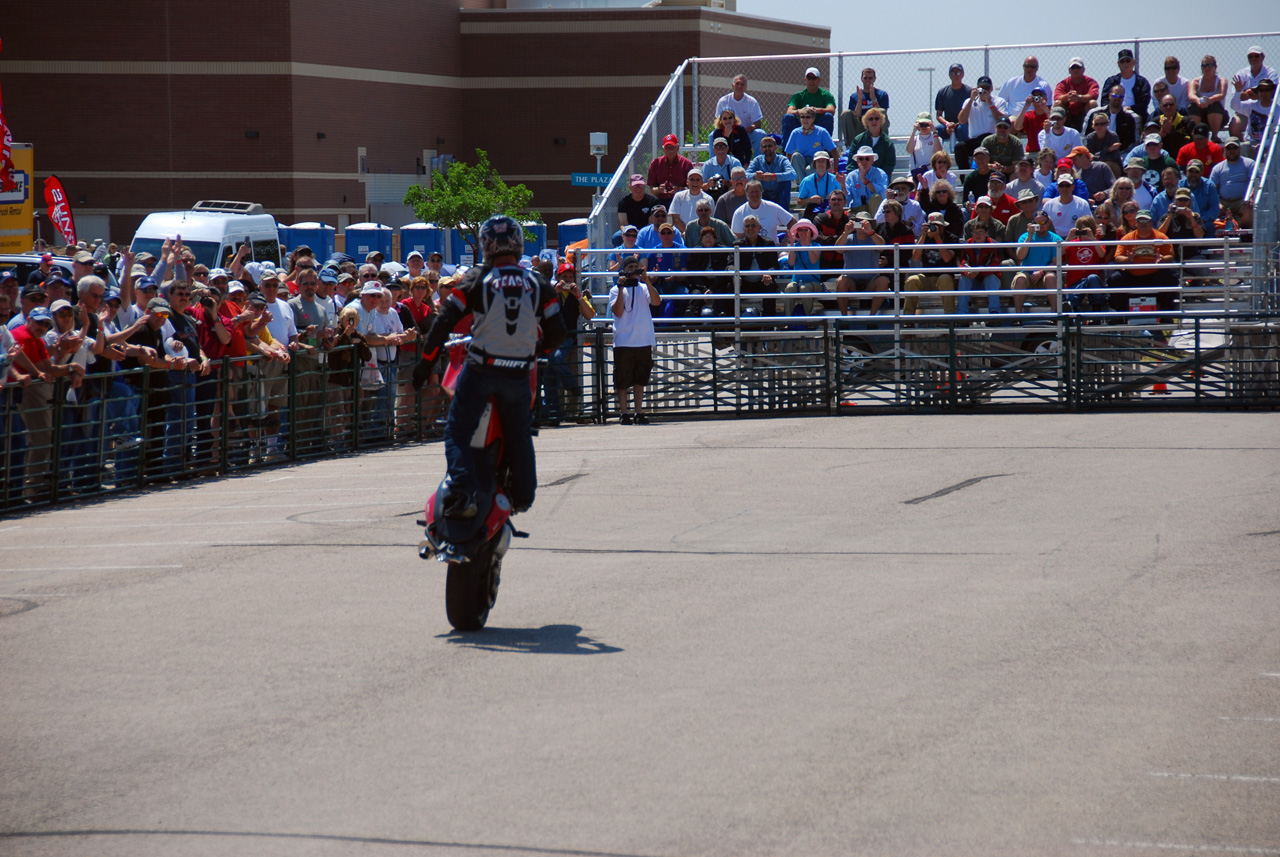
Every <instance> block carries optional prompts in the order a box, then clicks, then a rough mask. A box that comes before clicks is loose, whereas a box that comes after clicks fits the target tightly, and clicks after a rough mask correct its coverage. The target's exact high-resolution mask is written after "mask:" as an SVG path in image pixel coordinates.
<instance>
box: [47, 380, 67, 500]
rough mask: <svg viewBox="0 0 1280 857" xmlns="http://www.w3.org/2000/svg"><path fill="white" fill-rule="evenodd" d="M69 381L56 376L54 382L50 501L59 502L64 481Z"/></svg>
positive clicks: (50, 452) (50, 454)
mask: <svg viewBox="0 0 1280 857" xmlns="http://www.w3.org/2000/svg"><path fill="white" fill-rule="evenodd" d="M66 386H67V382H66V379H65V378H56V379H54V383H53V402H52V403H51V404H50V407H51V408H53V414H51V417H52V419H53V431H51V432H50V433H49V438H50V440H51V441H52V443H53V449H51V450H49V477H50V479H49V502H50V503H56V502H58V485H59V483H60V482H61V481H62V480H61V479H60V478H59V475H60V473H61V471H62V432H63V428H64V426H63V424H62V423H63V415H64V413H65V411H66V408H65V402H66V401H67V391H66Z"/></svg>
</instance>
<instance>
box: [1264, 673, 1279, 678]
mask: <svg viewBox="0 0 1280 857" xmlns="http://www.w3.org/2000/svg"><path fill="white" fill-rule="evenodd" d="M1263 675H1264V676H1266V677H1267V678H1280V673H1263Z"/></svg>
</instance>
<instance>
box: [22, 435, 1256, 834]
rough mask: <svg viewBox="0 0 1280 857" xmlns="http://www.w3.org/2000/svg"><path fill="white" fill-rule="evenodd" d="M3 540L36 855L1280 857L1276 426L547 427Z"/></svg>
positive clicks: (192, 496) (84, 509)
mask: <svg viewBox="0 0 1280 857" xmlns="http://www.w3.org/2000/svg"><path fill="white" fill-rule="evenodd" d="M537 450H538V461H539V482H540V485H541V487H540V489H539V494H538V501H537V503H536V505H535V506H534V508H533V510H532V511H531V512H530V513H528V514H526V515H523V516H521V517H519V518H517V523H518V524H519V525H520V526H521V527H522V528H523V529H526V530H529V531H530V532H531V533H532V536H531V538H529V539H528V540H524V541H517V542H516V543H515V545H514V547H513V549H512V552H511V553H510V554H509V555H508V558H507V561H506V563H505V565H504V577H503V584H502V589H501V593H500V595H499V599H498V603H497V606H496V607H495V608H494V610H493V613H492V615H491V618H490V628H489V629H487V630H485V631H483V632H480V633H477V634H468V635H460V634H455V633H452V632H451V631H450V629H449V627H448V623H447V621H446V619H445V614H444V604H443V588H444V569H443V567H442V566H440V565H438V564H437V563H434V562H423V561H422V560H420V559H418V557H417V554H416V550H415V546H416V543H417V540H418V538H419V533H420V531H419V530H418V528H417V527H416V526H415V524H414V520H415V518H417V517H418V516H419V515H420V514H421V506H422V502H423V500H424V499H425V497H426V495H427V493H429V491H430V490H431V487H432V486H433V485H434V484H435V482H436V481H438V479H439V478H440V475H441V474H442V472H443V467H444V458H443V450H442V448H441V447H440V446H439V445H423V446H417V447H409V448H397V449H392V450H387V451H384V452H377V453H371V454H366V455H361V456H358V457H350V458H343V459H336V460H330V461H323V462H314V463H309V464H305V465H298V466H290V467H282V468H277V469H273V470H270V471H263V472H257V473H252V474H247V475H243V476H238V477H235V478H227V479H218V480H207V481H202V482H198V483H188V484H184V485H182V486H176V487H173V488H169V489H165V490H157V491H152V492H149V493H141V494H135V495H129V496H123V497H117V498H112V499H106V500H102V501H99V502H93V503H86V504H82V505H80V506H78V507H75V508H70V507H68V508H59V509H54V510H48V511H44V512H38V513H32V514H28V515H24V516H11V517H8V518H0V855H72V857H81V855H95V857H96V855H130V857H135V855H219V857H221V855H244V854H253V855H269V856H270V857H274V855H315V854H320V855H344V856H345V855H373V856H374V857H376V856H377V855H384V854H385V855H417V854H421V855H427V856H428V857H446V856H447V857H454V855H470V857H477V855H517V856H518V855H602V856H603V857H682V855H724V857H749V855H924V854H947V855H968V854H973V855H1028V854H1036V855H1073V857H1075V855H1078V857H1090V855H1116V857H1126V855H1144V854H1152V855H1154V854H1171V853H1172V854H1178V853H1186V854H1223V855H1241V854H1243V855H1262V857H1267V855H1275V856H1276V857H1280V609H1278V608H1280V550H1278V549H1280V513H1278V512H1277V509H1280V487H1278V486H1280V482H1278V480H1277V476H1280V414H1275V413H1269V412H1257V413H1188V414H1182V413H1165V414H1155V413H1146V414H1088V415H1018V414H984V415H972V416H954V415H953V416H873V417H866V416H850V417H838V418H810V419H777V420H763V419H755V420H732V419H730V420H721V421H695V422H666V421H662V420H659V421H657V422H655V424H653V425H651V426H645V427H641V426H633V427H623V426H618V425H616V424H615V425H607V426H579V427H572V428H569V427H566V428H559V429H551V430H546V431H544V432H543V433H542V435H541V437H539V438H538V440H537Z"/></svg>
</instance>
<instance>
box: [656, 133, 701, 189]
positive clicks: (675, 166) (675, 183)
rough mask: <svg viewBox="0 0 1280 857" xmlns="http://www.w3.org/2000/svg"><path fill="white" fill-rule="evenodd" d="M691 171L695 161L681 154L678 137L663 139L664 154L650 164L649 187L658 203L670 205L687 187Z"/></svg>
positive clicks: (669, 136) (670, 135) (671, 136)
mask: <svg viewBox="0 0 1280 857" xmlns="http://www.w3.org/2000/svg"><path fill="white" fill-rule="evenodd" d="M691 169H693V161H691V160H689V159H688V158H686V157H685V156H684V155H682V154H680V141H679V140H678V139H676V135H675V134H668V135H667V136H665V137H663V138H662V154H661V155H660V156H659V157H657V158H654V159H653V163H651V164H649V187H651V188H653V190H654V193H655V194H656V195H657V197H658V201H659V202H661V203H662V204H663V205H670V204H671V199H672V198H673V197H674V196H675V195H676V191H680V190H684V188H685V187H686V186H687V184H688V181H687V180H688V178H689V170H691Z"/></svg>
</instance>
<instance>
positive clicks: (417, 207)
mask: <svg viewBox="0 0 1280 857" xmlns="http://www.w3.org/2000/svg"><path fill="white" fill-rule="evenodd" d="M532 201H533V191H531V190H529V189H528V188H527V187H525V186H524V185H522V184H517V185H508V184H507V183H506V182H504V181H503V180H502V177H501V176H500V175H498V173H497V171H496V170H494V168H493V166H492V165H490V163H489V156H488V154H487V153H486V152H485V151H484V150H483V149H476V163H475V164H474V165H471V164H467V163H464V162H462V161H454V162H453V163H452V164H450V165H449V171H448V173H442V172H440V171H439V170H432V172H431V187H424V186H423V185H414V186H413V187H411V188H409V190H408V191H407V192H406V193H405V195H404V203H405V205H411V206H413V211H414V214H415V215H416V216H417V218H418V219H419V220H421V221H423V222H424V223H434V224H436V225H438V226H443V227H446V228H450V229H458V230H459V231H460V232H461V233H462V236H463V238H464V239H466V242H467V243H468V244H470V245H471V250H472V252H473V253H475V257H476V258H477V259H479V258H480V252H479V247H478V246H477V243H476V235H477V234H478V233H479V230H480V226H481V224H483V223H484V222H485V221H486V220H488V219H489V218H490V217H492V216H493V215H495V214H509V215H511V216H512V217H514V218H515V219H516V220H518V221H527V220H533V221H541V220H542V216H541V215H540V214H538V212H536V211H532V210H530V209H529V204H530V203H531V202H532ZM526 239H528V240H532V236H531V235H526Z"/></svg>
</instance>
